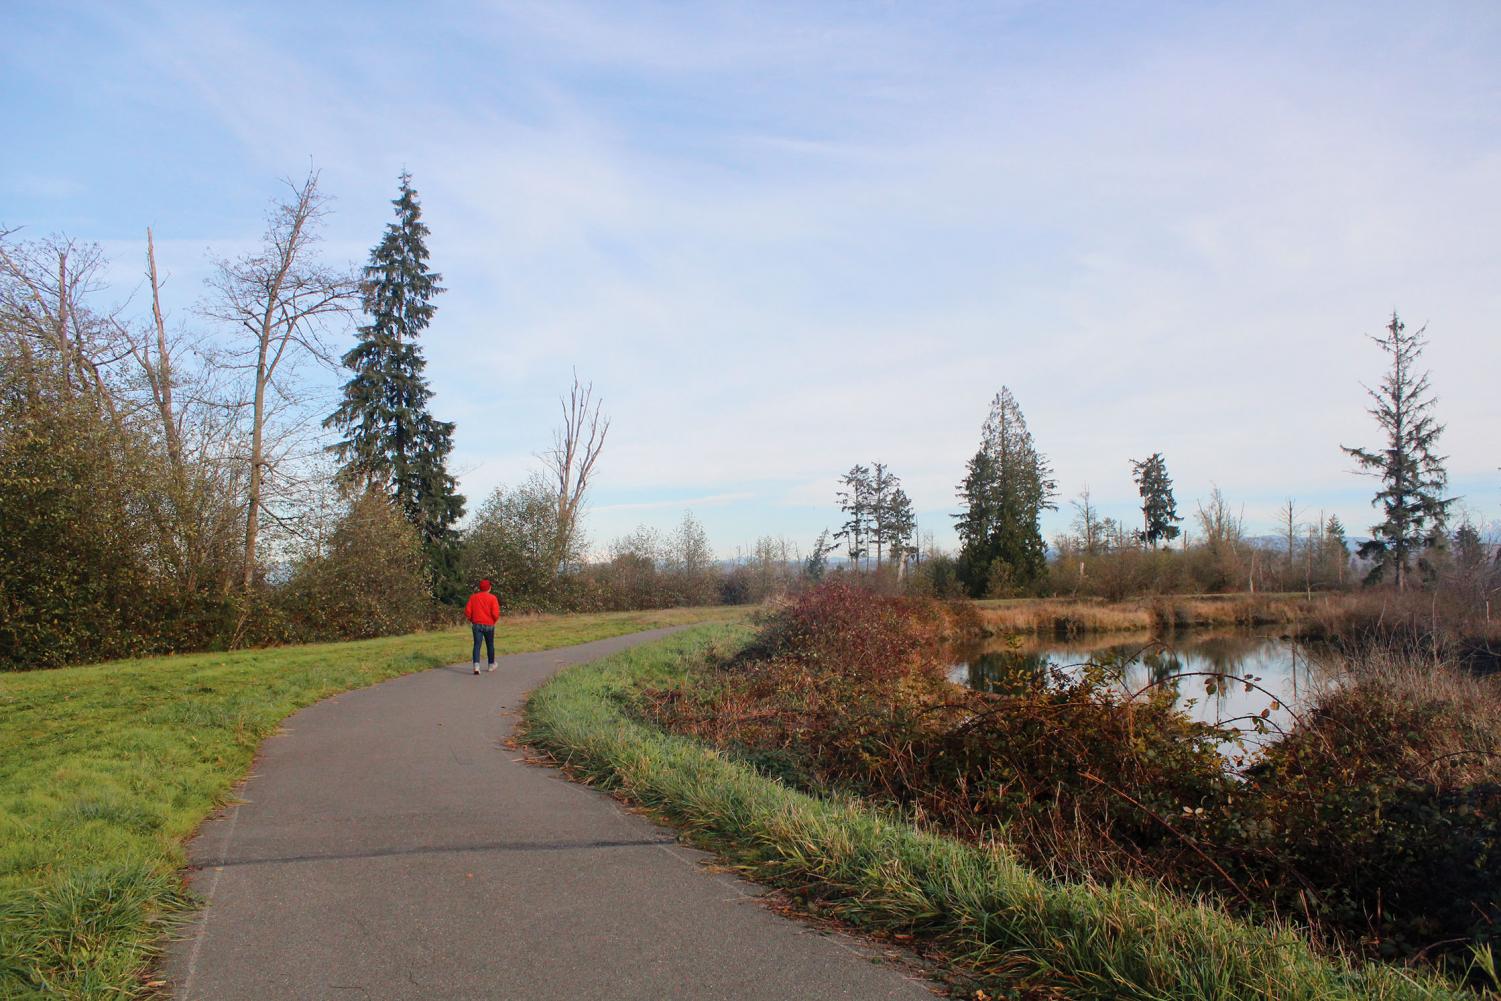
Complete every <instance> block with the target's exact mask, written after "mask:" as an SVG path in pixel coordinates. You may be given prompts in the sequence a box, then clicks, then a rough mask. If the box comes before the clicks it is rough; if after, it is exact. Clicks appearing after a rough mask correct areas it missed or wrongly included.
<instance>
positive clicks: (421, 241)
mask: <svg viewBox="0 0 1501 1001" xmlns="http://www.w3.org/2000/svg"><path fill="white" fill-rule="evenodd" d="M391 204H392V205H393V206H394V207H395V212H396V220H395V221H394V222H392V223H390V224H388V225H387V226H386V232H385V235H384V236H383V237H382V238H381V241H380V243H378V244H376V246H375V248H374V249H373V250H371V252H370V262H369V263H368V264H367V265H366V266H365V271H364V281H363V284H362V288H361V292H362V296H363V304H364V311H365V314H366V315H367V316H368V317H369V320H370V322H369V323H367V324H365V325H364V326H362V327H360V328H359V339H358V341H357V342H356V344H355V346H354V347H353V348H351V349H350V350H349V351H348V353H346V354H345V355H344V358H343V363H344V366H345V367H346V368H348V369H350V371H351V372H353V376H352V377H351V378H350V380H349V381H348V382H347V383H345V385H344V398H343V400H342V401H341V402H340V404H339V407H338V409H337V410H335V411H334V412H333V413H332V414H331V415H330V416H329V417H328V419H327V420H326V421H324V426H325V427H332V428H337V429H338V430H339V431H340V432H341V433H342V435H343V437H342V438H341V439H340V440H339V441H338V442H337V443H336V444H334V445H332V446H330V448H331V450H332V451H333V452H334V453H335V454H336V455H337V456H338V458H339V461H340V462H341V463H342V467H341V469H340V471H339V477H340V480H341V481H342V482H343V483H344V484H345V485H346V486H347V487H350V488H352V489H356V490H357V489H360V488H362V487H365V486H367V485H370V486H376V487H379V488H381V489H384V490H386V491H387V492H388V493H390V494H391V496H392V497H393V498H394V499H395V500H396V503H397V506H398V507H399V508H400V509H401V511H402V513H403V514H405V515H406V517H407V520H409V521H410V522H411V523H412V524H413V525H415V526H416V527H417V530H418V532H419V533H420V534H421V536H422V544H423V549H424V551H425V553H426V554H427V559H428V565H429V568H430V569H431V571H432V575H433V589H434V594H435V595H436V596H437V597H438V598H439V599H440V600H452V599H454V598H455V597H456V596H457V595H458V593H459V582H458V571H457V559H456V556H457V553H456V549H457V532H456V530H455V527H454V526H455V523H456V522H457V521H458V520H459V518H460V517H462V516H463V514H464V498H463V496H462V495H461V494H459V492H458V484H457V481H455V479H454V478H453V476H451V475H450V474H449V472H448V456H449V454H450V453H451V452H452V451H453V429H454V426H453V424H452V423H450V422H448V421H440V420H438V419H436V418H435V417H433V415H432V413H431V412H430V411H429V410H428V401H429V400H431V399H432V395H433V394H432V390H430V389H429V388H428V385H427V379H426V377H425V376H424V375H423V370H424V369H425V368H426V367H427V361H426V360H425V359H424V358H423V356H422V349H421V348H420V347H419V346H418V344H417V339H418V337H420V336H421V335H422V332H423V331H424V330H426V329H427V327H428V325H429V324H430V323H432V319H433V315H434V314H435V313H436V312H437V308H436V307H435V306H434V305H433V300H434V299H435V298H436V297H437V296H438V295H439V294H440V293H441V292H443V291H444V290H443V288H442V286H440V285H439V284H438V283H439V282H440V281H442V280H443V276H442V275H440V274H438V273H437V272H435V271H431V270H429V269H428V252H427V237H428V234H429V231H428V228H427V225H426V224H425V223H423V221H422V207H421V205H420V204H419V203H418V201H417V191H416V189H415V188H413V187H412V175H411V174H409V173H407V172H405V171H403V172H402V174H401V188H400V192H399V194H398V195H397V197H396V198H395V199H394V200H393V201H392V203H391Z"/></svg>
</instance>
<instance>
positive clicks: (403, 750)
mask: <svg viewBox="0 0 1501 1001" xmlns="http://www.w3.org/2000/svg"><path fill="white" fill-rule="evenodd" d="M666 632H667V630H658V631H655V632H648V633H639V634H636V635H634V636H623V637H618V638H615V639H609V640H603V641H601V642H598V643H589V644H586V645H583V646H576V647H570V648H566V649H560V650H549V651H544V652H541V653H530V654H519V655H516V656H511V657H504V658H502V659H501V661H500V662H499V665H498V668H497V670H496V672H495V673H494V674H482V675H480V676H479V677H474V676H473V675H472V674H470V673H469V671H470V669H469V666H468V665H467V664H461V665H455V666H453V667H448V668H442V669H439V670H435V671H428V672H425V673H422V674H415V675H410V676H408V677H404V678H398V679H396V680H394V681H388V682H386V683H384V684H381V685H377V686H375V687H373V688H367V689H363V690H361V691H357V692H350V693H348V694H345V695H341V696H338V697H336V698H332V699H329V700H327V701H325V702H322V703H319V704H318V705H315V706H312V707H310V708H308V709H306V710H303V711H302V712H300V713H298V714H297V715H295V716H293V717H292V718H291V719H290V720H288V721H287V725H286V731H285V732H284V733H282V734H280V735H278V736H275V737H272V738H270V739H269V740H267V741H266V743H265V745H264V746H263V747H262V749H261V757H260V759H259V760H258V762H257V765H256V767H255V769H254V771H253V773H252V775H251V777H250V779H249V781H248V782H247V784H246V786H245V788H244V790H243V791H242V793H241V797H242V799H243V802H242V803H241V804H240V805H238V806H235V807H231V808H230V809H228V810H226V811H225V812H224V814H223V815H222V816H219V817H217V818H215V819H214V820H212V821H210V822H209V823H207V824H205V825H204V827H203V830H202V831H201V832H200V833H199V835H198V837H197V838H196V839H195V840H194V841H193V843H192V845H191V847H190V854H191V857H192V860H193V864H194V865H195V867H197V868H196V870H195V872H194V875H193V876H192V885H193V886H194V888H195V889H196V890H197V892H198V893H199V894H200V895H202V896H203V897H204V898H206V901H207V906H206V907H205V909H204V910H203V911H202V912H201V913H200V914H199V916H198V918H197V919H196V920H195V921H194V922H193V924H191V925H190V926H188V928H186V929H185V930H184V937H182V938H181V939H180V940H178V941H175V942H174V943H173V944H172V946H171V948H170V949H169V953H168V957H167V963H166V972H167V978H168V983H169V986H170V989H171V990H172V992H173V995H174V996H175V997H176V998H178V999H179V1001H188V999H192V1001H197V999H204V1001H235V999H241V998H244V999H255V1001H279V999H319V1001H321V999H360V1001H365V999H372V1001H373V999H385V998H393V999H395V998H399V999H418V998H421V999H467V998H473V999H479V998H484V999H507V1001H511V999H514V1001H523V999H527V1001H530V999H537V1001H551V999H558V1001H562V999H567V1001H635V999H640V1001H668V999H675V998H694V999H697V998H724V999H731V998H733V999H752V1001H759V999H773V998H775V999H804V998H806V999H826V998H827V999H844V998H848V999H856V998H858V999H862V1001H867V999H884V998H895V999H911V1001H917V999H924V998H927V999H931V998H932V994H931V993H930V992H929V990H928V989H927V987H926V985H925V983H924V982H922V981H919V980H916V979H913V978H912V977H911V976H910V975H908V974H905V973H904V972H903V971H902V970H901V969H900V968H899V967H897V966H894V965H890V964H887V965H881V964H878V963H877V962H875V961H873V956H874V955H875V954H874V953H873V952H871V951H870V950H869V949H867V948H866V947H864V946H862V945H860V944H858V943H855V942H854V941H852V940H849V939H846V938H844V937H842V936H837V935H828V934H822V933H819V932H816V931H814V930H812V929H810V928H808V927H806V926H804V925H801V924H798V923H796V922H794V921H790V920H788V919H786V918H782V917H780V916H778V915H776V914H775V913H773V912H772V911H771V910H769V909H768V908H766V907H765V906H763V905H761V904H760V903H758V902H757V901H756V899H755V897H756V894H757V891H756V889H755V888H754V887H752V886H750V885H748V884H746V883H743V882H741V881H739V880H736V879H734V878H731V877H729V876H725V875H722V874H716V873H713V872H710V871H708V870H707V869H706V868H705V867H704V866H703V864H702V863H703V861H704V860H705V859H706V858H707V856H704V855H703V854H701V853H699V852H695V851H691V850H689V849H686V848H683V847H681V846H679V845H677V844H676V842H675V841H674V839H673V836H672V834H671V832H670V831H667V830H665V829H663V828H661V827H658V826H656V825H654V824H652V823H650V822H648V821H646V820H644V819H642V818H640V817H638V816H635V815H632V814H629V813H626V812H625V811H623V810H622V809H620V808H619V806H617V805H616V803H615V802H614V801H613V800H612V799H610V798H609V797H608V796H605V795H603V794H601V793H598V792H595V791H593V790H591V789H588V788H585V787H583V786H578V785H574V784H572V783H569V782H568V781H567V780H565V779H563V778H562V777H561V776H560V775H559V774H558V773H557V772H555V771H553V770H551V769H545V768H538V767H535V766H532V765H526V764H523V763H521V761H520V760H519V759H520V757H521V755H520V754H519V753H518V752H516V751H511V750H507V749H506V748H505V747H503V746H502V741H503V740H504V739H505V738H506V736H507V735H508V734H509V732H510V730H511V728H512V725H513V723H514V716H513V715H512V713H513V712H514V710H515V709H516V707H517V705H518V703H519V702H520V701H521V699H522V697H523V694H524V693H525V692H526V691H528V690H529V689H531V688H533V687H535V686H536V685H537V684H539V683H541V682H542V681H543V680H544V679H545V678H547V677H548V675H550V674H552V673H553V672H554V671H556V670H557V669H559V668H560V667H563V666H565V665H568V664H577V663H582V662H584V661H588V660H593V659H595V658H597V657H602V656H605V655H606V654H610V653H614V652H615V651H617V650H623V649H625V648H626V647H629V646H632V645H634V644H637V643H641V642H645V641H648V640H652V639H656V638H658V637H660V636H662V635H664V634H665V633H666Z"/></svg>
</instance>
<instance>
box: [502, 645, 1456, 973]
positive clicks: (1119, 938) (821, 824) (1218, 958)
mask: <svg viewBox="0 0 1501 1001" xmlns="http://www.w3.org/2000/svg"><path fill="white" fill-rule="evenodd" d="M748 638H749V632H748V631H747V630H745V629H744V628H743V627H734V626H730V627H726V626H706V627H703V628H700V629H695V630H692V631H689V632H686V633H683V634H680V635H679V636H677V637H674V638H673V639H671V640H668V641H666V642H664V643H661V644H653V645H652V646H650V647H644V648H639V649H637V650H633V651H629V652H627V653H624V654H621V655H618V656H615V657H612V658H609V659H607V660H604V661H599V662H596V663H595V664H591V665H587V666H584V667H579V668H574V669H572V670H570V671H567V672H565V673H564V674H562V675H561V676H560V677H558V678H557V679H555V680H553V681H552V682H550V683H549V684H547V685H546V686H544V687H543V688H541V689H540V690H538V691H537V692H536V693H534V695H533V696H532V698H531V699H530V701H529V703H528V709H527V726H528V733H529V739H530V740H531V741H532V742H533V743H535V744H536V745H537V746H539V747H542V748H544V749H546V750H547V751H548V752H550V753H551V754H552V755H553V756H554V757H555V758H556V759H557V760H559V761H560V762H562V763H564V765H565V766H566V767H567V768H568V769H569V770H570V771H571V772H573V773H574V774H575V775H577V776H579V777H582V778H585V779H586V780H588V781H591V782H594V783H597V784H599V785H601V786H604V787H607V788H612V789H617V790H620V791H621V792H622V793H623V794H624V795H626V796H627V797H629V798H630V799H631V800H633V801H635V802H637V803H640V804H642V805H644V806H646V807H648V808H650V809H652V810H654V811H656V812H657V813H658V814H659V815H661V816H663V817H664V818H665V819H667V820H669V821H670V822H672V823H674V824H676V825H677V826H678V827H680V828H682V829H684V830H685V831H686V832H687V833H688V834H689V836H690V837H692V838H693V840H695V841H696V842H698V843H699V844H701V845H703V846H704V847H706V848H709V849H711V850H713V851H715V852H717V853H718V854H719V855H720V856H722V857H723V858H725V859H727V860H729V861H730V862H732V863H733V864H734V865H736V866H737V867H738V868H740V869H741V871H743V872H745V873H746V874H747V875H749V876H751V877H753V878H755V879H758V880H760V881H762V882H765V883H769V884H772V885H775V886H780V887H784V888H786V889H788V890H790V891H792V892H793V893H794V894H795V895H796V896H798V897H799V898H800V899H802V900H803V901H804V902H805V904H806V905H807V906H809V907H810V908H811V909H813V910H815V911H816V912H817V913H819V914H822V915H827V916H832V917H836V918H838V919H841V920H844V921H846V922H849V923H850V924H852V925H854V926H855V927H857V928H860V929H863V930H865V931H868V932H874V933H878V934H891V935H895V936H902V937H903V938H904V939H905V937H907V936H911V937H913V939H914V940H915V942H916V944H917V945H918V946H919V948H921V949H922V950H923V951H924V952H926V953H928V954H929V955H931V956H935V957H939V958H942V959H944V960H946V961H947V963H948V966H949V969H951V970H952V971H953V972H954V974H955V977H956V980H958V981H960V982H963V983H965V984H966V985H967V987H969V988H976V987H978V988H983V989H984V990H986V991H987V992H989V993H991V994H992V995H995V996H1002V997H1005V996H1030V997H1069V998H1075V999H1098V1001H1105V999H1142V1001H1145V999H1153V1001H1160V999H1168V998H1182V999H1199V998H1213V999H1223V1001H1231V999H1237V1001H1238V999H1253V998H1254V999H1262V1001H1302V999H1307V1001H1313V999H1318V1001H1339V999H1350V1001H1354V999H1357V998H1360V999H1378V1001H1398V999H1401V1001H1407V999H1414V1001H1415V999H1426V1001H1437V999H1457V998H1462V997H1473V995H1468V994H1465V993H1464V992H1462V991H1459V990H1457V989H1455V988H1453V987H1451V986H1449V985H1447V984H1446V983H1444V982H1442V981H1440V980H1438V979H1436V978H1433V977H1430V976H1427V975H1423V974H1418V973H1413V972H1409V971H1406V970H1402V969H1398V968H1395V967H1389V966H1382V965H1378V964H1372V965H1367V966H1363V967H1356V966H1353V965H1351V964H1348V963H1346V962H1343V961H1341V960H1339V959H1337V958H1330V957H1326V956H1320V955H1317V954H1316V953H1315V952H1314V951H1313V950H1312V949H1311V948H1310V947H1309V945H1308V944H1307V943H1306V942H1305V941H1304V940H1303V939H1302V938H1301V937H1300V935H1299V934H1298V933H1296V932H1295V931H1293V930H1291V929H1287V928H1274V927H1267V926H1257V925H1252V924H1248V923H1245V922H1243V921H1239V920H1236V919H1234V918H1232V917H1230V916H1228V915H1227V914H1225V913H1224V912H1223V911H1221V910H1219V909H1216V908H1214V907H1211V906H1205V905H1200V904H1195V903H1193V902H1190V901H1186V900H1184V899H1183V898H1181V897H1175V896H1173V895H1170V894H1168V893H1166V892H1163V891H1161V890H1158V889H1155V888H1153V887H1150V886H1146V885H1143V884H1141V883H1134V882H1130V881H1124V882H1120V883H1116V884H1114V885H1112V886H1108V887H1107V886H1103V885H1099V884H1093V883H1085V882H1064V881H1053V880H1047V879H1044V878H1041V877H1039V876H1038V875H1037V874H1035V873H1034V872H1032V871H1030V870H1028V869H1027V868H1025V867H1024V866H1022V865H1020V864H1018V863H1017V862H1016V861H1015V860H1014V858H1013V857H1012V856H1011V855H1010V854H1009V853H1008V852H1006V851H1005V850H1004V849H1001V848H999V847H986V846H982V845H977V844H973V843H965V842H961V841H959V840H956V839H952V838H947V837H943V836H939V835H935V834H929V833H925V832H922V831H919V830H917V829H915V828H913V827H912V826H910V825H908V824H906V823H903V822H901V821H900V820H897V819H893V818H891V817H887V816H883V815H881V814H880V813H878V812H876V811H872V810H870V809H868V808H866V807H862V806H861V805H859V804H857V803H854V802H851V801H838V800H831V799H822V798H815V797H812V796H808V795H805V794H802V793H799V792H796V791H794V790H792V789H789V788H788V787H786V786H784V785H782V784H781V783H779V782H777V781H775V780H773V779H769V778H767V777H765V776H764V775H762V774H760V773H759V772H757V771H756V770H754V769H753V768H752V767H750V766H749V765H746V764H744V763H741V762H737V761H734V760H731V759H730V758H728V757H726V756H724V755H721V754H719V753H717V752H716V751H714V750H712V749H710V748H708V747H707V746H705V745H703V744H700V743H697V742H695V741H692V740H689V739H687V738H684V737H680V736H674V735H670V734H667V733H664V732H663V731H661V730H659V729H656V728H654V727H651V726H647V725H645V724H643V723H641V722H638V721H636V720H634V719H632V718H630V717H629V716H628V715H627V714H626V712H625V711H624V710H623V706H624V704H625V702H626V701H627V700H628V699H629V698H630V696H631V693H632V692H633V691H635V690H638V689H642V688H660V687H667V686H670V685H672V684H674V683H678V682H681V681H682V680H683V679H684V678H685V677H686V676H687V675H688V674H689V673H690V672H691V671H693V669H694V668H695V667H696V666H697V665H698V664H701V663H702V662H703V660H704V659H705V658H706V656H708V655H709V654H710V653H711V651H712V650H714V649H715V648H719V649H733V648H734V647H736V646H738V645H740V644H743V643H744V642H745V641H746V640H747V639H748ZM1023 990H1024V991H1026V992H1027V993H1026V994H1021V993H1020V991H1023Z"/></svg>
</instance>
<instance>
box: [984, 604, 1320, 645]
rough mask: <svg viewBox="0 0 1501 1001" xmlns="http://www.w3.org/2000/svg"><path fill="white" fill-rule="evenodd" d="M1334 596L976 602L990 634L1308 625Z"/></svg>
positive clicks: (1062, 634) (1060, 633)
mask: <svg viewBox="0 0 1501 1001" xmlns="http://www.w3.org/2000/svg"><path fill="white" fill-rule="evenodd" d="M1330 600H1331V599H1330V598H1324V597H1320V598H1315V599H1314V600H1313V601H1312V602H1310V601H1309V600H1308V599H1306V598H1302V597H1288V596H1275V597H1266V596H1260V595H1230V596H1225V597H1218V596H1210V597H1158V598H1144V599H1139V600H1135V601H1121V602H1105V601H1101V600H1092V599H1075V598H1040V599H1020V600H1008V601H982V602H976V603H975V611H976V614H977V618H978V626H979V630H980V631H981V632H982V633H984V634H986V635H990V636H998V635H1005V634H1008V633H1041V634H1051V635H1055V636H1077V635H1081V634H1084V633H1090V632H1127V631H1141V630H1151V631H1164V630H1173V629H1186V628H1199V627H1204V626H1264V625H1302V624H1303V623H1306V622H1309V621H1311V620H1312V618H1313V616H1314V615H1315V612H1316V609H1317V607H1318V606H1319V604H1320V603H1321V602H1327V601H1330Z"/></svg>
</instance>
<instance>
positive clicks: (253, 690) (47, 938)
mask: <svg viewBox="0 0 1501 1001" xmlns="http://www.w3.org/2000/svg"><path fill="white" fill-rule="evenodd" d="M737 614H739V615H743V614H744V612H743V611H739V612H737V610H734V609H721V608H715V609H677V610H669V611H662V612H631V613H604V614H597V615H572V616H534V617H525V618H519V619H514V620H505V621H502V623H501V626H500V628H499V629H498V630H497V631H496V647H497V652H498V653H522V652H526V651H531V650H542V649H548V648H551V647H558V646H567V645H571V644H575V643H584V642H588V641H591V640H597V639H605V638H607V637H610V636H619V635H622V634H625V633H631V632H637V631H640V630H643V629H649V628H654V627H658V626H668V625H683V624H688V623H694V622H703V621H706V620H709V619H720V620H722V619H725V618H729V617H735V616H736V615H737ZM468 657H469V634H468V630H467V629H454V630H446V631H443V632H433V633H421V634H416V635H411V636H400V637H390V638H386V639H378V640H366V641H361V642H356V643H328V644H316V645H310V646H299V647H283V648H277V649H268V650H247V651H240V652H235V653H208V654H193V655H185V656H176V657H163V658H153V659H149V660H135V661H122V662H116V663H108V664H95V665H91V666H88V667H77V668H61V669H57V670H49V671H35V672H28V673H21V674H0V998H6V999H11V998H25V997H38V998H40V997H47V998H121V997H131V996H135V995H138V994H141V993H145V992H147V991H148V990H149V988H148V987H147V984H146V982H145V981H144V979H143V974H144V971H145V970H146V969H147V968H148V967H149V965H150V963H151V961H152V959H153V958H154V956H155V950H156V948H157V946H158V945H159V943H160V939H161V936H162V933H163V932H164V931H165V930H166V929H167V925H168V924H169V923H170V921H171V920H172V918H173V916H174V915H175V914H179V913H181V912H183V911H184V909H185V908H187V907H188V906H190V902H189V901H187V900H185V899H184V897H183V895H182V894H183V890H182V886H183V884H182V877H181V869H182V866H183V864H184V859H185V856H184V852H183V844H184V842H185V841H186V839H187V838H188V837H189V836H190V835H191V834H192V833H193V831H194V830H195V829H196V828H197V827H198V825H199V824H200V823H201V822H202V821H203V819H204V818H205V817H207V816H208V815H209V814H210V813H211V812H212V811H213V810H214V809H215V808H216V807H217V806H219V805H221V804H223V803H224V802H226V800H227V799H228V797H229V796H230V793H231V790H232V789H233V787H234V785H235V783H236V782H237V781H238V780H239V779H240V778H241V777H242V776H244V774H245V773H246V771H247V770H248V769H249V766H250V762H251V759H252V757H253V755H254V753H255V749H256V747H257V746H258V745H259V744H260V742H261V740H262V739H264V738H265V737H266V736H268V735H269V734H271V733H272V732H273V731H274V730H275V729H276V727H277V726H278V724H279V723H280V722H281V721H282V720H283V719H285V718H286V717H287V716H288V715H290V714H291V713H293V712H295V711H296V710H298V709H300V708H302V707H304V706H307V705H310V704H312V703H314V702H317V701H318V700H320V699H323V698H326V697H328V696H330V695H334V694H336V693H338V692H343V691H348V690H350V689H354V688H360V687H363V686H366V685H370V684H374V683H375V682H378V681H383V680H385V679H387V678H392V677H395V676H397V675H401V674H407V673H410V672H412V671H419V670H423V669H426V668H430V667H436V666H438V665H440V664H445V663H453V662H456V661H465V660H467V659H468Z"/></svg>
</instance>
